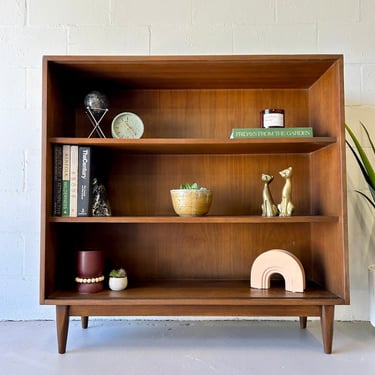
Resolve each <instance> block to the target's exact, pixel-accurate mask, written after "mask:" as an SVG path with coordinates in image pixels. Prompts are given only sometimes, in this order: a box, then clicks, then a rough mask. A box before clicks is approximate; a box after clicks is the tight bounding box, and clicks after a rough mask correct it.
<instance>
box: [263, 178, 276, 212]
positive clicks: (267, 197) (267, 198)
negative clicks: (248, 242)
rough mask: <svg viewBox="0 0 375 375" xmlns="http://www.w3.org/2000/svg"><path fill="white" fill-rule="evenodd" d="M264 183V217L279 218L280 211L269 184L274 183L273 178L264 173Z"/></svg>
mask: <svg viewBox="0 0 375 375" xmlns="http://www.w3.org/2000/svg"><path fill="white" fill-rule="evenodd" d="M262 181H263V182H264V187H263V204H262V216H267V217H271V216H277V215H278V214H279V210H278V208H277V206H276V204H275V202H274V200H273V198H272V195H271V191H270V189H269V184H270V183H271V182H272V181H273V176H270V175H268V174H265V173H262Z"/></svg>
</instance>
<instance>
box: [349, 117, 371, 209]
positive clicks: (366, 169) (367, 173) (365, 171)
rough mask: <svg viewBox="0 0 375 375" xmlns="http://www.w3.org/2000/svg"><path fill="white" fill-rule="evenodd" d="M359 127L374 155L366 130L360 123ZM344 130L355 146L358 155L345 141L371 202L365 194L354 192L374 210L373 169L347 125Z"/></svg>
mask: <svg viewBox="0 0 375 375" xmlns="http://www.w3.org/2000/svg"><path fill="white" fill-rule="evenodd" d="M361 126H362V128H363V129H364V131H365V133H366V136H367V139H368V140H369V142H370V145H371V148H372V151H373V153H374V155H375V147H374V144H373V142H372V139H371V137H370V134H369V132H368V130H367V128H366V127H365V125H364V124H363V123H362V122H361ZM345 128H346V130H347V131H348V133H349V135H350V137H351V139H352V140H353V142H354V145H355V147H356V149H357V151H358V153H357V152H356V150H355V149H354V147H353V146H352V145H351V144H350V143H349V142H348V141H346V144H347V145H348V146H349V148H350V150H351V151H352V153H353V155H354V157H355V159H356V161H357V163H358V165H359V167H360V169H361V172H362V175H363V177H364V178H365V180H366V182H367V184H368V187H369V190H370V193H371V197H372V200H371V199H370V198H369V197H368V196H367V195H366V194H364V193H362V192H360V191H357V190H356V191H357V193H359V194H361V195H362V196H363V197H364V198H365V199H366V200H367V201H368V202H369V203H370V204H371V205H372V207H374V208H375V172H374V169H373V167H372V165H371V163H370V160H369V159H368V157H367V155H366V153H365V151H364V149H363V147H362V146H361V144H360V143H359V141H358V139H357V137H356V136H355V134H354V133H353V131H352V130H351V129H350V127H349V126H348V125H347V124H345Z"/></svg>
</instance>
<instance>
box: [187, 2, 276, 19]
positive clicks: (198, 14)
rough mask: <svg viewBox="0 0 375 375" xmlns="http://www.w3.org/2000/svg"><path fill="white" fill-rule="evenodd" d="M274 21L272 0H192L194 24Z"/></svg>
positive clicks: (273, 3)
mask: <svg viewBox="0 0 375 375" xmlns="http://www.w3.org/2000/svg"><path fill="white" fill-rule="evenodd" d="M274 22H275V1H274V0H254V1H248V0H224V1H217V0H204V1H201V0H193V23H194V24H195V23H197V24H202V25H207V24H208V25H210V24H211V25H212V24H226V25H228V24H229V25H231V24H234V25H238V24H240V25H241V24H260V23H268V24H269V23H274Z"/></svg>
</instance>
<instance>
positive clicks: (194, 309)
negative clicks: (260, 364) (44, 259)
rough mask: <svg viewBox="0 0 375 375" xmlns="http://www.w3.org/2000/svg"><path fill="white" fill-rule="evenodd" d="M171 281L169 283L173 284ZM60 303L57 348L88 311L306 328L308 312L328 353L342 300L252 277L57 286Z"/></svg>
mask: <svg viewBox="0 0 375 375" xmlns="http://www.w3.org/2000/svg"><path fill="white" fill-rule="evenodd" d="M168 285H169V286H168ZM47 303H48V304H54V305H56V325H57V336H58V351H59V353H65V351H66V342H67V335H68V327H69V318H70V317H71V316H80V317H81V319H82V327H83V328H87V327H88V319H89V316H227V317H233V316H239V317H240V316H242V317H245V316H248V317H251V316H280V317H285V316H292V317H293V316H294V317H299V320H300V327H301V328H306V324H307V317H309V316H317V317H320V320H321V327H322V337H323V345H324V351H325V353H331V352H332V340H333V323H334V306H335V305H337V304H342V303H343V301H342V300H341V299H340V298H339V297H337V296H335V295H334V294H332V293H330V292H328V291H326V290H323V289H321V288H317V287H308V288H307V289H306V291H305V292H304V293H291V292H286V291H285V290H284V289H283V288H280V287H271V288H270V289H268V290H255V289H251V288H250V287H249V283H248V282H247V281H230V282H226V281H218V282H213V281H210V282H208V281H199V282H198V281H194V282H184V281H181V282H180V281H175V282H173V283H172V285H171V284H170V283H167V282H154V283H151V282H149V283H140V284H138V285H134V286H133V287H130V288H129V289H126V290H125V291H122V292H112V291H109V290H105V291H103V292H99V293H95V294H90V295H82V294H78V293H76V292H68V291H65V292H55V293H53V294H52V295H51V296H50V298H49V299H48V301H47Z"/></svg>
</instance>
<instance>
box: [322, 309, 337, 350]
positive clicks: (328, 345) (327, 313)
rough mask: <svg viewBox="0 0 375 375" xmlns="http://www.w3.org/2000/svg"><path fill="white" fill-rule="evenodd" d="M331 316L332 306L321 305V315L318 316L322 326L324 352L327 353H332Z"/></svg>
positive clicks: (332, 314)
mask: <svg viewBox="0 0 375 375" xmlns="http://www.w3.org/2000/svg"><path fill="white" fill-rule="evenodd" d="M333 316H334V306H333V305H332V306H325V305H323V306H322V311H321V316H320V323H321V326H322V336H323V344H324V352H325V353H327V354H331V353H332V341H333Z"/></svg>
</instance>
